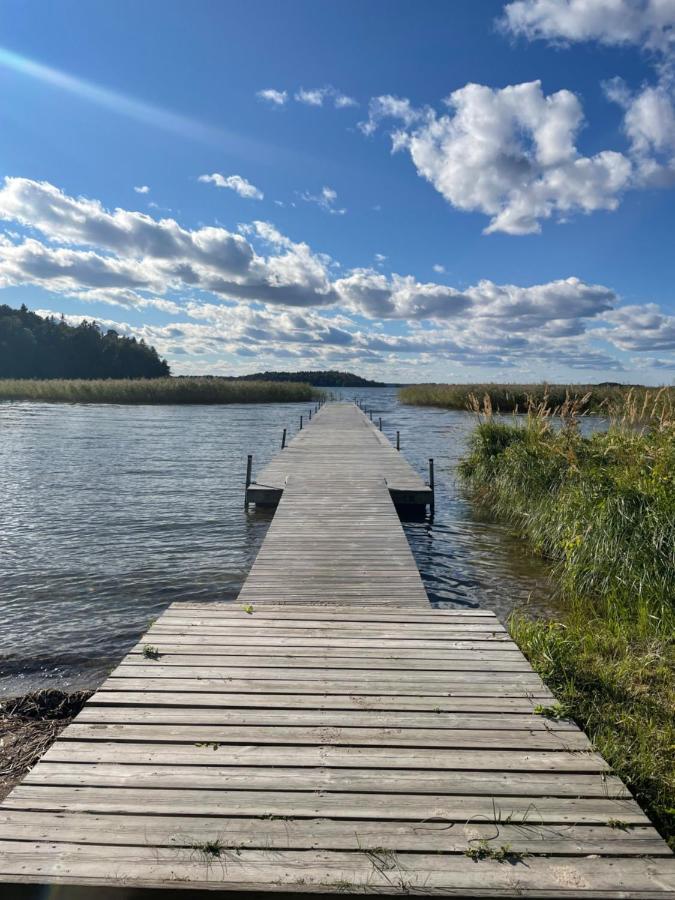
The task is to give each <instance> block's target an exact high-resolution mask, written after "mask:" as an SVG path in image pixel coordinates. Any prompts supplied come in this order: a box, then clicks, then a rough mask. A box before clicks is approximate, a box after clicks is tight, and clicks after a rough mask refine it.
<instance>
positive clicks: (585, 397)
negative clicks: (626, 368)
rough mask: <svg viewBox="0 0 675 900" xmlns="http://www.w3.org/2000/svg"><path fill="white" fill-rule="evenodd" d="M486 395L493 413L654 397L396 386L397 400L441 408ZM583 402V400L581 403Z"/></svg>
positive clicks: (541, 388) (624, 392)
mask: <svg viewBox="0 0 675 900" xmlns="http://www.w3.org/2000/svg"><path fill="white" fill-rule="evenodd" d="M656 393H658V395H659V402H660V403H663V404H664V405H667V404H668V403H669V404H670V406H671V408H672V405H673V403H675V388H665V389H663V390H662V391H661V392H656ZM486 396H487V397H488V398H489V403H490V406H491V408H492V409H493V410H494V411H495V412H500V413H508V412H521V413H523V412H526V411H527V410H528V409H529V408H531V406H532V405H533V404H534V405H535V406H541V404H542V403H545V404H546V406H547V408H548V409H550V410H553V409H555V408H556V407H560V406H562V405H563V404H564V403H565V402H566V401H569V400H570V399H571V400H572V401H574V402H575V403H577V405H578V411H579V412H580V413H581V412H583V413H599V414H607V413H608V412H609V411H610V410H614V409H616V407H617V406H621V405H622V404H624V403H625V402H626V400H627V398H629V397H630V398H631V399H632V401H633V402H637V403H640V402H643V401H644V400H645V399H647V398H651V399H652V400H653V399H654V396H655V392H654V390H650V389H649V388H642V387H630V386H622V385H602V384H597V385H596V384H571V385H570V384H567V385H566V384H546V383H542V384H411V385H408V386H407V387H402V388H400V389H399V392H398V397H399V400H400V401H401V403H410V404H413V405H415V406H439V407H442V408H443V409H467V408H469V407H470V406H471V405H472V401H471V398H472V397H486ZM582 401H583V402H582Z"/></svg>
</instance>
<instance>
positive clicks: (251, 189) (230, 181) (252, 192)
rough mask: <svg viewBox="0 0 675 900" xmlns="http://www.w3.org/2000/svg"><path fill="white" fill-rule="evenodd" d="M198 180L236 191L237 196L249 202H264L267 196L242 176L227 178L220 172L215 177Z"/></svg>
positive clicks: (201, 176) (210, 176)
mask: <svg viewBox="0 0 675 900" xmlns="http://www.w3.org/2000/svg"><path fill="white" fill-rule="evenodd" d="M197 180H198V181H201V182H204V183H205V184H215V186H216V187H219V188H229V190H231V191H234V192H235V194H239V196H240V197H244V198H246V199H247V200H262V199H263V197H264V196H265V195H264V194H263V192H262V191H261V190H260V189H259V188H257V187H256V186H255V185H254V184H251V182H250V181H247V180H246V179H245V178H243V177H242V176H241V175H228V176H227V177H225V176H224V175H221V174H220V173H219V172H214V173H213V175H200V176H199V178H198V179H197Z"/></svg>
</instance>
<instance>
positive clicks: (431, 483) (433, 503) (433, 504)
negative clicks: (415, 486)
mask: <svg viewBox="0 0 675 900" xmlns="http://www.w3.org/2000/svg"><path fill="white" fill-rule="evenodd" d="M429 487H430V488H431V500H430V501H429V512H430V513H431V515H432V516H433V514H434V511H435V509H436V487H435V485H434V461H433V459H431V458H430V459H429Z"/></svg>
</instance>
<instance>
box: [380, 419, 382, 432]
mask: <svg viewBox="0 0 675 900" xmlns="http://www.w3.org/2000/svg"><path fill="white" fill-rule="evenodd" d="M380 431H382V416H380Z"/></svg>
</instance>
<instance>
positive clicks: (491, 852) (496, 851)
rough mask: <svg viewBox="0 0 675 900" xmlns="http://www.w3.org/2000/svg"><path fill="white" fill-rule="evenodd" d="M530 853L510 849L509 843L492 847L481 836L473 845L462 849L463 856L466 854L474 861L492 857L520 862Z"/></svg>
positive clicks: (503, 861)
mask: <svg viewBox="0 0 675 900" xmlns="http://www.w3.org/2000/svg"><path fill="white" fill-rule="evenodd" d="M529 855H530V854H529V853H526V852H524V851H521V850H512V849H511V847H510V846H509V844H501V845H500V846H499V847H493V846H492V845H491V844H490V842H489V841H488V840H486V839H485V838H481V839H480V840H479V841H478V843H477V844H476V846H475V847H469V848H468V849H467V850H465V851H464V856H468V857H469V859H472V860H473V861H474V862H479V861H480V860H482V859H494V860H496V861H497V862H500V863H510V864H511V865H515V863H518V862H521V861H522V860H524V859H525V858H526V857H528V856H529Z"/></svg>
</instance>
